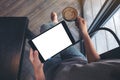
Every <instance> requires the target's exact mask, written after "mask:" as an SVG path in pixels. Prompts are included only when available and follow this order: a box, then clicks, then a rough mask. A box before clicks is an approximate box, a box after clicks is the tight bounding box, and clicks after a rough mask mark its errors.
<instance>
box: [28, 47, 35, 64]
mask: <svg viewBox="0 0 120 80" xmlns="http://www.w3.org/2000/svg"><path fill="white" fill-rule="evenodd" d="M29 59H30V61H31V62H33V59H34V58H33V50H32V48H30V54H29Z"/></svg>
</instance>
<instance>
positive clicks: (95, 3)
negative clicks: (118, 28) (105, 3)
mask: <svg viewBox="0 0 120 80" xmlns="http://www.w3.org/2000/svg"><path fill="white" fill-rule="evenodd" d="M101 6H102V5H101V1H100V0H92V13H93V18H94V19H95V17H96V15H97V14H98V12H99V10H100V9H101ZM94 37H95V42H96V48H97V52H98V53H99V54H101V53H103V52H105V51H107V47H106V46H107V43H106V35H105V31H100V32H98V33H97V34H96V35H95V36H94Z"/></svg>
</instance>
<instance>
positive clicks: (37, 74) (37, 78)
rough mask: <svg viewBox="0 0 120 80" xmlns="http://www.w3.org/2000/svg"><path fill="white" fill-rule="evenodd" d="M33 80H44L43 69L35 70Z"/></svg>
mask: <svg viewBox="0 0 120 80" xmlns="http://www.w3.org/2000/svg"><path fill="white" fill-rule="evenodd" d="M35 80H45V75H44V72H43V69H39V70H37V71H35Z"/></svg>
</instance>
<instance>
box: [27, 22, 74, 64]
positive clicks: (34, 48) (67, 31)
mask: <svg viewBox="0 0 120 80" xmlns="http://www.w3.org/2000/svg"><path fill="white" fill-rule="evenodd" d="M59 24H62V25H63V28H64V29H65V31H66V33H67V35H68V37H69V39H70V40H71V42H72V45H73V44H74V43H75V40H74V38H73V36H72V34H71V32H70V30H69V28H68V26H67V24H66V22H65V21H61V22H59V23H58V24H56V25H55V26H53V27H52V28H54V27H56V26H57V25H59ZM52 28H50V29H52ZM50 29H48V30H50ZM48 30H46V31H45V32H47V31H48ZM45 32H43V33H41V34H39V35H38V36H40V35H42V34H44V33H45ZM38 36H36V37H38ZM36 37H35V38H36ZM35 38H33V39H35ZM33 39H31V40H29V41H28V43H29V44H30V46H31V47H32V49H33V50H37V51H38V52H39V50H38V49H37V48H36V46H35V45H34V43H33V41H32V40H33ZM70 46H71V45H70ZM70 46H68V47H70ZM68 47H66V48H68ZM66 48H65V49H66ZM65 49H63V50H65ZM63 50H61V51H63ZM61 51H60V52H61ZM58 53H59V52H58ZM58 53H56V54H55V55H57V54H58ZM55 55H53V56H52V57H54V56H55ZM52 57H51V58H52ZM39 59H40V60H41V62H42V63H43V62H45V61H47V60H48V59H47V60H44V58H43V57H42V55H41V53H40V52H39Z"/></svg>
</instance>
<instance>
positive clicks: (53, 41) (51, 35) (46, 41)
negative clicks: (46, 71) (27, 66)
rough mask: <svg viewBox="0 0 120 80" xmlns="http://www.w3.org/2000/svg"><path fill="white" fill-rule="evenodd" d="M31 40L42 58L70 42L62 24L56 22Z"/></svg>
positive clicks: (56, 51)
mask: <svg viewBox="0 0 120 80" xmlns="http://www.w3.org/2000/svg"><path fill="white" fill-rule="evenodd" d="M32 41H33V43H34V44H35V46H36V48H37V49H38V51H39V52H40V54H41V55H42V57H43V58H44V60H47V59H49V58H51V57H52V56H53V55H55V54H56V53H58V52H60V51H61V50H63V49H65V48H66V47H68V46H70V45H71V44H72V42H71V40H70V38H69V37H68V35H67V33H66V31H65V29H64V27H63V25H62V24H58V25H57V26H56V27H54V28H52V29H50V30H48V31H47V32H45V33H43V34H42V35H40V36H38V37H36V38H35V39H33V40H32Z"/></svg>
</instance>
